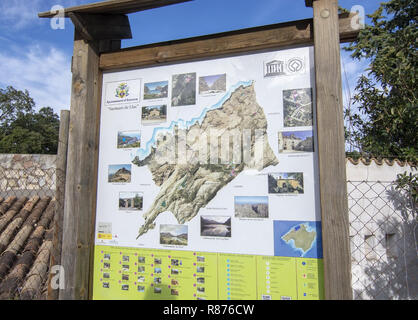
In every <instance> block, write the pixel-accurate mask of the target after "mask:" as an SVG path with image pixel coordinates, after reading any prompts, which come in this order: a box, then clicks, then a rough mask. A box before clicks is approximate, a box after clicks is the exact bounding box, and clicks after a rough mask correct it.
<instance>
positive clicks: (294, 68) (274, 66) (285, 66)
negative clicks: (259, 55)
mask: <svg viewBox="0 0 418 320" xmlns="http://www.w3.org/2000/svg"><path fill="white" fill-rule="evenodd" d="M304 71H305V62H304V59H302V58H298V57H293V58H290V59H286V60H280V59H275V60H271V61H269V62H265V63H264V77H277V76H292V75H295V74H300V73H304Z"/></svg>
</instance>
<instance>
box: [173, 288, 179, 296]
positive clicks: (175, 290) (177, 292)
mask: <svg viewBox="0 0 418 320" xmlns="http://www.w3.org/2000/svg"><path fill="white" fill-rule="evenodd" d="M171 295H172V296H178V295H179V291H178V290H177V289H171Z"/></svg>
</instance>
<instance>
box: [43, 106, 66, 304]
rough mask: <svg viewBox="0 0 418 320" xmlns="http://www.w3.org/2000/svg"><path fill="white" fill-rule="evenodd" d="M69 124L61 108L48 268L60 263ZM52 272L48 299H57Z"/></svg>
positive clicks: (64, 111)
mask: <svg viewBox="0 0 418 320" xmlns="http://www.w3.org/2000/svg"><path fill="white" fill-rule="evenodd" d="M69 126H70V111H69V110H62V111H61V114H60V129H59V137H58V152H57V162H56V183H55V185H56V192H55V199H56V208H55V215H54V222H53V225H54V236H53V251H52V254H51V261H50V266H49V269H50V270H51V268H52V266H55V265H59V264H60V263H61V248H62V230H63V221H64V197H65V180H66V171H67V150H68V130H69ZM52 277H53V274H52V273H50V274H49V277H48V300H56V299H58V295H59V291H58V289H53V288H52V287H51V279H52Z"/></svg>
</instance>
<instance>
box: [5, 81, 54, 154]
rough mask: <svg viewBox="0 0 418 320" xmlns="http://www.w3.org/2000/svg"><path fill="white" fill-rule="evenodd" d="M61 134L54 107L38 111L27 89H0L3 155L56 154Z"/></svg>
mask: <svg viewBox="0 0 418 320" xmlns="http://www.w3.org/2000/svg"><path fill="white" fill-rule="evenodd" d="M58 132H59V118H58V115H57V114H55V113H54V111H53V109H52V108H50V107H45V108H41V109H40V110H39V111H38V112H35V102H34V101H33V99H32V98H31V97H30V95H29V92H28V91H27V90H25V91H19V90H16V89H15V88H13V87H10V86H9V87H7V88H6V89H1V88H0V153H27V154H56V152H57V148H58Z"/></svg>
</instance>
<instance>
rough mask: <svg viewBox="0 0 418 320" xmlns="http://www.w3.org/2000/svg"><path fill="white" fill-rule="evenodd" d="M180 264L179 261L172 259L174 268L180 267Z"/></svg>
mask: <svg viewBox="0 0 418 320" xmlns="http://www.w3.org/2000/svg"><path fill="white" fill-rule="evenodd" d="M179 263H180V261H179V259H171V265H172V266H178V265H179Z"/></svg>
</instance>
